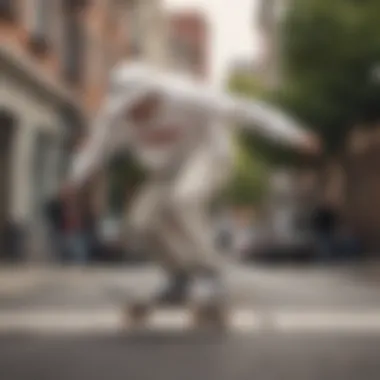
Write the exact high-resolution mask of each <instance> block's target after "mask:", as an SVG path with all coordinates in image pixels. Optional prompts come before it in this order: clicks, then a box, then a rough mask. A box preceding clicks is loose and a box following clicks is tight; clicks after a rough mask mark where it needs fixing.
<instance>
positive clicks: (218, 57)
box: [164, 0, 259, 85]
mask: <svg viewBox="0 0 380 380" xmlns="http://www.w3.org/2000/svg"><path fill="white" fill-rule="evenodd" d="M164 1H165V6H166V7H167V8H168V9H174V10H175V9H183V8H195V9H201V10H202V11H204V12H205V14H206V16H207V17H208V22H209V24H210V41H209V44H210V45H209V46H210V49H209V52H210V57H209V60H210V62H209V65H210V69H211V81H212V83H214V84H215V85H220V84H222V83H223V81H224V80H225V78H226V74H227V70H228V65H229V64H230V63H231V61H233V60H235V59H239V58H245V57H247V58H249V57H252V56H254V55H255V54H257V53H258V46H259V36H258V34H257V33H256V32H255V26H254V15H255V9H256V5H257V2H256V1H255V0H164ZM237 4H238V5H237Z"/></svg>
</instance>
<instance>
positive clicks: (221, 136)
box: [72, 63, 308, 185]
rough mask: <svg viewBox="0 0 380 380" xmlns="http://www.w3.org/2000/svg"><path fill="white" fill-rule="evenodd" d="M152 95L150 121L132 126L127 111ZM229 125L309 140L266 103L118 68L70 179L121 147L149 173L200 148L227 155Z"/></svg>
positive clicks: (143, 68) (81, 177) (137, 68)
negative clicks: (154, 104)
mask: <svg viewBox="0 0 380 380" xmlns="http://www.w3.org/2000/svg"><path fill="white" fill-rule="evenodd" d="M150 94H157V95H159V99H160V107H159V110H158V112H157V114H156V115H155V116H154V118H152V120H150V121H147V122H146V123H144V125H136V123H134V122H133V120H132V118H131V117H130V115H129V113H128V112H129V110H131V108H132V107H133V106H135V105H137V104H138V103H139V102H140V101H141V100H143V99H144V97H146V96H147V95H150ZM229 122H234V123H235V124H236V122H239V124H241V125H243V126H246V127H252V130H254V131H257V132H259V133H260V134H262V135H264V136H268V137H269V138H272V139H278V140H279V141H282V142H285V143H288V144H294V145H300V144H302V143H303V142H304V141H305V139H306V138H307V136H308V135H307V133H306V131H304V129H303V128H300V127H299V126H298V125H297V123H295V122H294V121H293V120H291V119H289V118H287V117H286V116H285V115H283V114H282V113H280V112H279V111H276V110H274V109H272V108H270V107H269V106H268V105H266V104H263V103H260V102H252V101H247V100H244V99H238V98H234V97H232V96H229V95H227V94H224V93H219V92H217V91H215V90H213V89H212V88H209V87H207V86H205V85H204V84H202V83H200V82H197V81H196V80H195V79H193V78H190V77H186V76H178V75H173V74H168V73H165V72H162V71H159V70H158V69H156V68H153V67H150V66H147V65H144V64H140V63H136V64H130V63H127V64H122V65H120V66H119V67H117V68H116V69H115V70H114V72H113V73H112V76H111V83H110V89H109V94H108V96H107V98H106V101H105V104H104V107H103V109H102V110H101V111H100V114H99V115H98V117H97V119H96V121H95V123H94V126H93V127H92V128H91V133H90V136H89V139H88V141H87V144H86V146H85V147H84V149H83V150H82V151H81V152H80V153H79V155H78V157H76V159H75V160H74V165H73V172H72V180H73V181H74V183H76V184H78V185H79V184H80V183H81V182H83V181H85V180H86V179H87V178H88V176H89V175H91V174H92V172H93V171H95V170H96V169H97V168H98V167H99V166H100V165H101V164H102V163H103V162H104V161H105V159H106V158H107V157H108V156H109V155H110V154H112V153H114V152H115V151H116V150H120V149H129V150H130V151H131V152H132V153H133V154H134V155H135V156H136V158H137V159H138V160H139V161H140V162H141V164H142V165H144V166H145V167H146V168H147V169H149V170H151V171H158V170H165V169H166V168H168V167H169V166H171V165H173V164H180V162H181V161H183V160H184V159H186V158H187V157H188V155H189V154H190V153H191V152H192V151H194V150H195V149H197V148H198V147H201V146H204V147H207V149H210V150H215V151H216V152H218V151H219V152H221V153H222V154H223V152H225V153H227V154H229V153H228V150H229V149H230V148H231V147H230V140H231V139H230V138H229V135H230V128H228V127H227V126H228V125H229V124H230V123H229Z"/></svg>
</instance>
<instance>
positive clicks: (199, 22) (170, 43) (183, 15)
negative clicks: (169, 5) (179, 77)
mask: <svg viewBox="0 0 380 380" xmlns="http://www.w3.org/2000/svg"><path fill="white" fill-rule="evenodd" d="M208 43H209V27H208V22H207V19H206V16H205V15H204V14H203V13H201V12H196V11H178V12H173V13H170V14H169V15H168V23H167V51H168V53H167V62H168V65H169V67H171V68H173V69H175V70H179V71H185V72H190V73H192V74H195V75H197V76H200V77H203V78H205V77H207V76H208V75H209V63H208V60H209V57H208V51H209V49H208Z"/></svg>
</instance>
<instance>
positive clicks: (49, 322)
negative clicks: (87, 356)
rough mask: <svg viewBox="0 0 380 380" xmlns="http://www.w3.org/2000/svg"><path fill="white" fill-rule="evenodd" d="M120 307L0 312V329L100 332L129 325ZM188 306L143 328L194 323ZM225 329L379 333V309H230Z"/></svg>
mask: <svg viewBox="0 0 380 380" xmlns="http://www.w3.org/2000/svg"><path fill="white" fill-rule="evenodd" d="M127 317H128V315H127V314H126V313H124V312H122V311H121V309H118V308H115V309H107V310H89V311H80V310H73V311H69V310H63V311H60V310H34V311H33V310H30V311H27V312H11V311H9V312H6V311H3V312H0V333H10V332H25V331H27V332H36V333H75V334H77V333H103V332H118V331H121V330H123V329H127V330H128V329H131V328H132V324H131V321H129V322H128V318H127ZM192 318H193V315H192V313H191V311H189V310H156V311H154V312H153V313H152V315H150V316H149V318H148V320H147V323H146V325H145V326H146V328H148V329H151V330H160V329H163V330H173V331H174V330H185V329H191V328H192V327H193V326H194V322H193V321H192ZM227 329H228V330H229V331H233V332H244V333H245V332H259V331H273V332H278V333H287V332H301V333H302V332H313V331H323V332H355V331H356V332H371V333H376V334H380V310H369V311H363V312H334V311H326V312H322V311H319V312H313V311H304V312H302V311H297V312H288V311H287V312H285V311H281V310H280V311H272V312H266V313H264V312H260V311H256V310H250V309H246V310H245V309H237V310H233V311H232V312H231V313H229V314H228V316H227Z"/></svg>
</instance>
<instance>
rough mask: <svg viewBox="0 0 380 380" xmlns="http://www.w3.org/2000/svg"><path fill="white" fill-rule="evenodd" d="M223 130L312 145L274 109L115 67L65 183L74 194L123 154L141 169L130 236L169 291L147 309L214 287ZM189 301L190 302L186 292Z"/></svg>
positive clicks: (139, 67) (228, 142)
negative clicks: (150, 254) (213, 211)
mask: <svg viewBox="0 0 380 380" xmlns="http://www.w3.org/2000/svg"><path fill="white" fill-rule="evenodd" d="M230 122H232V123H233V124H234V125H238V124H239V125H242V126H244V127H247V128H250V127H252V128H254V130H255V131H257V130H258V131H261V132H262V133H264V134H266V135H268V136H269V137H271V138H274V139H281V140H282V141H284V142H285V143H289V144H295V145H297V146H298V147H300V148H305V147H308V148H314V147H316V144H314V143H315V139H314V137H313V136H311V135H310V134H309V133H307V132H305V131H304V130H303V129H301V128H299V127H298V126H297V125H296V123H295V122H293V121H292V120H289V119H288V118H287V117H285V116H284V115H282V114H281V113H279V112H278V111H276V110H273V109H271V108H269V107H268V106H267V105H265V104H261V103H259V102H253V101H246V100H242V99H235V98H232V97H230V96H228V95H227V94H223V93H219V92H217V91H216V90H214V89H211V88H208V87H207V86H206V85H204V84H202V83H200V82H198V81H196V80H195V79H193V78H190V77H186V76H178V75H173V74H172V75H171V74H168V73H165V72H163V71H160V70H158V69H157V68H154V67H149V66H147V65H144V64H140V63H137V64H131V63H126V64H124V63H123V64H121V65H120V66H118V67H117V68H115V70H114V72H113V73H112V76H111V82H110V88H109V94H108V97H107V99H106V102H105V104H104V107H103V109H102V110H101V112H100V114H99V117H98V118H97V120H96V122H95V125H94V126H93V127H92V128H90V130H91V135H90V138H89V140H88V143H87V145H86V146H85V148H84V149H83V150H82V151H81V152H80V153H79V155H78V157H77V159H76V160H75V161H74V167H73V173H72V176H71V178H70V180H69V183H70V184H71V186H72V188H78V187H80V186H81V185H82V184H83V183H85V181H86V179H87V178H89V176H90V175H91V174H93V173H94V171H96V170H97V169H98V168H99V167H100V166H101V165H102V163H103V162H104V161H105V160H106V159H107V158H108V157H109V156H110V154H113V153H115V151H117V150H123V149H129V150H130V151H131V152H132V154H133V155H134V157H135V158H136V159H137V160H138V161H139V163H140V164H142V165H143V166H144V168H145V169H146V170H147V172H148V175H147V177H148V178H147V180H146V182H145V184H144V185H143V188H142V189H141V190H140V192H139V193H138V194H137V198H136V200H135V201H134V202H133V207H132V210H131V213H130V218H129V221H130V223H129V226H130V231H131V233H132V231H133V235H134V236H135V237H138V238H139V240H140V241H142V242H144V243H146V244H147V245H148V250H150V251H154V253H155V257H156V258H157V259H158V260H159V262H160V263H161V264H162V266H163V268H164V269H165V271H166V273H167V275H168V280H169V281H168V284H167V286H165V287H164V288H163V289H161V290H160V291H158V293H157V294H156V295H155V298H154V300H155V301H156V302H159V303H160V302H162V303H178V302H184V301H185V299H186V298H187V297H189V296H190V297H191V296H193V295H195V294H197V289H202V294H205V293H204V290H205V291H206V294H208V295H209V296H210V298H209V300H210V301H211V300H213V299H215V297H219V296H220V295H221V294H224V293H223V292H221V290H222V288H223V287H221V284H222V281H221V274H222V261H221V256H220V255H219V254H218V252H217V250H216V249H215V244H214V236H213V228H212V223H211V218H210V215H209V214H208V212H207V210H208V205H209V202H210V201H211V200H212V198H213V197H214V196H215V194H217V193H218V192H219V191H220V189H221V188H222V187H223V186H224V184H226V183H227V181H228V179H229V176H230V173H231V169H232V167H233V162H232V156H233V150H232V148H233V147H232V138H231V137H232V136H231V134H232V131H231V127H230ZM193 292H195V293H193Z"/></svg>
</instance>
